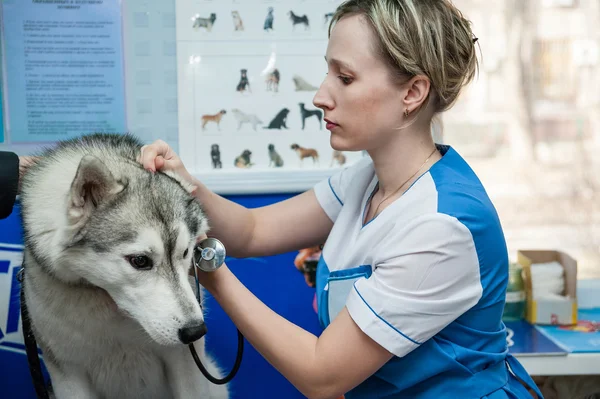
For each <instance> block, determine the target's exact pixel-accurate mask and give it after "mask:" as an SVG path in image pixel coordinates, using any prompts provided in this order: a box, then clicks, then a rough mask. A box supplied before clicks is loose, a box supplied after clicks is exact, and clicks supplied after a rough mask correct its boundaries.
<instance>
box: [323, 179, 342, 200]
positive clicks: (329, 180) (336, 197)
mask: <svg viewBox="0 0 600 399" xmlns="http://www.w3.org/2000/svg"><path fill="white" fill-rule="evenodd" d="M327 183H329V188H330V189H331V192H332V193H333V195H334V196H335V199H337V200H338V202H339V203H340V205H342V206H344V203H343V202H342V200H341V199H340V197H338V195H337V194H336V192H335V190H334V189H333V186H332V185H331V176H329V179H327Z"/></svg>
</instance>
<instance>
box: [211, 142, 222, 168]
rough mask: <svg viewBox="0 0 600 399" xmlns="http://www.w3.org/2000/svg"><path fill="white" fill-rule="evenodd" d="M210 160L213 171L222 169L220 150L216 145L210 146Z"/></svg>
mask: <svg viewBox="0 0 600 399" xmlns="http://www.w3.org/2000/svg"><path fill="white" fill-rule="evenodd" d="M210 159H211V160H212V166H213V168H214V169H221V168H223V164H222V163H221V150H220V149H219V145H218V144H213V145H211V146H210Z"/></svg>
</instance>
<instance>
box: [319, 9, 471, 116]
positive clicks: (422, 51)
mask: <svg viewBox="0 0 600 399" xmlns="http://www.w3.org/2000/svg"><path fill="white" fill-rule="evenodd" d="M353 14H361V15H363V16H364V17H366V20H367V21H368V22H369V25H370V26H371V28H372V29H373V32H374V33H375V35H376V36H377V38H378V43H376V47H375V50H376V53H377V54H378V55H379V56H381V57H382V58H383V59H384V60H385V61H386V62H387V63H388V65H389V66H390V67H391V70H392V71H393V73H394V75H395V76H396V77H397V78H398V79H399V80H408V79H410V78H412V77H413V76H417V75H424V76H427V77H428V78H429V81H430V84H431V89H430V94H429V95H428V98H427V103H429V100H430V99H431V93H432V92H433V94H434V96H433V100H434V103H433V104H434V105H433V106H434V109H433V111H434V112H442V111H445V110H447V109H449V108H451V107H452V106H453V105H454V103H455V102H456V100H457V99H458V96H459V94H460V92H461V89H462V88H463V87H464V86H465V85H467V84H468V83H469V82H470V81H471V80H472V79H473V77H474V75H475V73H476V71H477V69H478V61H477V56H476V53H475V41H476V40H477V39H476V38H475V37H474V35H473V33H472V31H471V27H470V21H468V20H467V19H465V18H464V17H463V15H462V14H461V12H460V11H459V10H458V9H457V8H456V7H455V6H454V5H453V4H452V3H451V2H450V1H449V0H347V1H345V2H343V3H342V4H340V6H339V7H338V8H337V10H336V11H335V14H334V15H333V18H332V19H331V22H330V25H329V35H330V36H331V30H332V28H333V25H334V24H335V23H336V22H337V21H339V20H340V19H341V18H343V17H345V16H348V15H353ZM424 104H425V102H424Z"/></svg>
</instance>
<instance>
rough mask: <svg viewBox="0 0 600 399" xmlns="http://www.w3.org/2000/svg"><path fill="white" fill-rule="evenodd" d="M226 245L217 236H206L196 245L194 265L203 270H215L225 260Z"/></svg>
mask: <svg viewBox="0 0 600 399" xmlns="http://www.w3.org/2000/svg"><path fill="white" fill-rule="evenodd" d="M225 255H226V252H225V245H223V243H222V242H221V241H219V240H217V239H216V238H205V239H204V240H202V241H200V242H199V243H198V244H196V246H195V247H194V255H193V258H194V260H193V262H194V266H195V267H197V268H198V269H200V270H202V271H203V272H214V271H215V270H217V269H218V268H219V267H221V265H222V264H223V262H225Z"/></svg>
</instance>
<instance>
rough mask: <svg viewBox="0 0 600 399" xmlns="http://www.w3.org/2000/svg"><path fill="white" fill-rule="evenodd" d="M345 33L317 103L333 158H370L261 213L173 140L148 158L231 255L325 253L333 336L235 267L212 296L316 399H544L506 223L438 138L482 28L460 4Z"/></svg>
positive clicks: (222, 274) (342, 25) (376, 7)
mask: <svg viewBox="0 0 600 399" xmlns="http://www.w3.org/2000/svg"><path fill="white" fill-rule="evenodd" d="M332 23H333V24H334V25H333V28H332V30H331V32H330V40H329V44H328V47H327V53H326V63H327V67H328V74H327V75H326V76H325V78H324V81H323V82H322V84H321V86H320V88H319V90H318V92H317V93H316V95H315V97H314V104H315V105H316V106H317V107H319V108H321V109H323V110H324V113H325V119H326V121H327V128H328V129H329V130H330V131H331V139H330V142H331V146H332V147H333V148H334V149H336V150H341V151H361V150H366V151H367V152H368V153H369V155H370V157H365V158H364V159H363V160H361V161H359V162H357V163H356V164H354V165H352V166H350V167H348V168H346V169H344V170H342V171H340V172H338V173H337V174H335V175H333V176H332V177H331V178H330V179H327V180H325V181H323V182H321V183H319V184H317V185H316V186H315V187H314V188H313V189H312V190H310V191H308V192H305V193H303V194H300V195H298V196H296V197H294V198H291V199H289V200H286V201H284V202H280V203H277V204H274V205H271V206H266V207H263V208H259V209H251V210H249V209H246V208H243V207H241V206H239V205H237V204H235V203H233V202H229V201H228V200H226V199H224V198H222V197H220V196H218V195H216V194H214V193H212V192H210V191H209V190H208V189H207V188H206V187H205V186H204V185H202V183H201V182H199V181H197V180H195V179H193V178H192V177H191V176H190V175H189V173H188V172H187V171H186V170H185V168H184V165H183V164H182V162H181V160H180V159H179V158H178V157H177V156H176V154H174V153H173V151H172V150H171V149H170V148H169V147H168V146H167V145H166V144H165V143H164V142H162V141H159V142H155V143H153V144H152V145H149V146H146V147H145V148H144V149H143V151H142V156H141V162H142V163H143V165H144V166H145V167H146V168H147V169H149V170H152V171H154V170H174V171H176V172H178V173H180V174H181V175H182V176H184V177H185V178H187V179H189V180H190V181H192V182H193V184H194V185H196V186H197V190H196V194H195V195H196V196H197V198H198V200H199V201H200V202H201V203H202V204H203V206H204V209H205V210H206V212H207V214H208V216H209V219H210V221H211V223H210V224H211V226H212V229H211V231H210V234H211V236H214V237H217V238H219V239H220V240H222V241H223V243H224V244H225V246H226V247H227V250H228V253H229V254H231V255H232V256H236V257H251V256H267V255H272V254H277V253H282V252H286V251H293V250H298V249H301V248H306V247H309V246H313V245H318V244H320V243H325V246H324V249H323V256H322V258H321V260H320V262H319V266H318V271H317V297H318V310H319V319H320V322H321V324H322V326H323V327H324V332H323V333H322V334H321V335H320V336H319V337H316V336H314V335H312V334H311V333H309V332H307V331H304V330H302V329H301V328H299V327H297V326H296V325H294V324H293V323H291V322H289V321H287V320H285V319H284V318H282V317H280V316H279V315H277V314H275V313H274V312H272V311H271V310H270V309H269V308H267V307H266V306H265V305H264V304H263V303H262V302H261V301H260V300H259V299H257V298H256V297H255V296H254V295H253V294H252V293H251V292H249V291H248V290H247V289H246V288H245V287H244V286H243V285H242V284H241V283H240V282H239V281H238V279H237V278H236V277H235V276H234V275H233V274H232V272H231V271H230V270H229V269H228V268H227V267H226V266H223V267H221V268H220V269H218V270H217V271H216V272H214V273H203V274H202V277H201V278H202V280H201V283H202V284H203V285H204V286H205V287H206V288H207V289H208V290H209V291H210V292H211V293H212V295H214V297H215V298H216V299H217V300H218V301H219V303H220V304H221V306H222V307H223V309H224V310H225V311H226V312H227V314H228V315H229V316H230V317H231V319H232V320H233V321H234V323H235V324H236V325H237V327H238V328H239V329H240V331H241V332H242V333H243V334H244V336H245V337H246V338H247V339H248V341H249V342H250V343H251V344H252V345H253V346H254V347H255V348H256V349H257V350H258V351H259V352H260V353H261V354H262V355H263V356H264V357H265V358H266V359H267V360H268V361H269V362H270V363H271V364H272V365H273V366H274V367H275V368H277V370H279V371H280V372H281V373H282V374H283V375H284V376H285V377H286V378H287V379H288V380H289V381H291V383H292V384H294V385H295V386H296V387H297V388H298V389H299V390H300V391H301V392H302V393H303V394H304V395H306V396H307V397H309V398H336V397H338V396H340V395H342V394H345V395H346V398H347V399H353V398H365V399H366V398H369V399H370V398H460V399H463V398H530V397H531V395H530V394H529V392H528V388H529V389H530V390H532V391H535V392H536V393H537V394H538V395H539V397H541V394H540V393H539V390H538V389H537V387H536V386H535V384H534V382H533V381H532V379H531V378H530V376H529V375H528V374H527V372H526V371H525V370H524V368H523V367H522V366H521V365H520V364H519V363H518V361H517V360H516V359H515V358H513V357H512V356H510V355H509V354H508V353H507V344H506V330H505V327H504V325H503V323H502V321H501V317H502V312H503V308H504V300H505V292H506V285H507V277H508V262H509V261H508V255H507V248H506V244H505V239H504V236H503V232H502V229H501V225H500V221H499V220H498V216H497V214H496V210H495V208H494V206H493V205H492V203H491V202H490V200H489V198H488V196H487V194H486V192H485V190H484V188H483V186H482V184H481V183H480V181H479V180H478V178H477V176H476V175H475V173H474V172H473V171H472V170H471V168H470V167H469V165H468V164H467V163H466V162H465V160H464V159H463V158H462V157H461V156H460V155H459V154H458V153H457V152H456V151H455V150H454V149H453V148H452V147H450V146H443V145H436V144H434V142H433V139H432V137H431V134H430V131H431V130H430V125H431V121H432V117H433V116H434V114H436V113H439V112H442V111H444V110H446V109H448V108H450V107H451V106H452V105H453V103H454V102H455V100H456V99H457V97H458V95H459V92H460V90H461V88H462V87H463V86H464V85H465V84H467V83H468V82H469V81H470V80H472V78H473V77H474V75H475V73H476V69H477V58H476V46H477V44H476V43H475V42H476V40H475V38H474V35H473V33H472V32H471V28H470V24H469V21H467V20H466V19H465V18H464V17H463V16H462V15H461V13H460V12H459V11H458V10H457V9H456V8H454V6H453V5H452V4H451V3H450V2H449V1H446V0H428V1H422V0H350V1H348V2H346V3H344V4H342V5H341V6H340V7H339V8H338V9H337V11H336V13H335V16H334V18H333V20H332ZM274 286H276V285H274ZM519 379H520V380H522V381H523V383H521V382H520V381H519Z"/></svg>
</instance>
